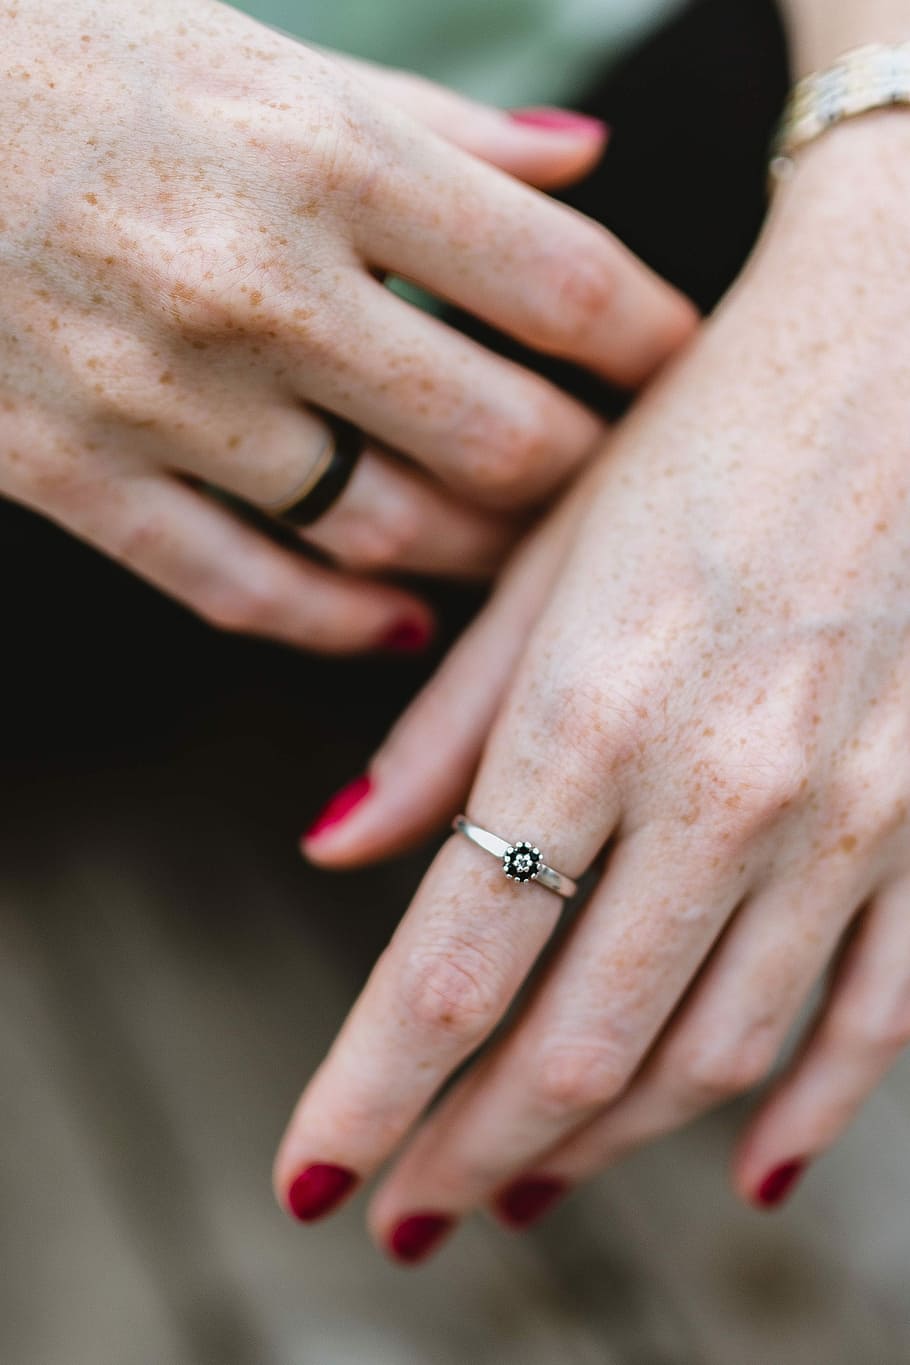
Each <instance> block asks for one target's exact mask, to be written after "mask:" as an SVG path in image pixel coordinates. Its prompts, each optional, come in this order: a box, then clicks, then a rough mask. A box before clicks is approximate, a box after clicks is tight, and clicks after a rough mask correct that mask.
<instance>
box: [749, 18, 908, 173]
mask: <svg viewBox="0 0 910 1365" xmlns="http://www.w3.org/2000/svg"><path fill="white" fill-rule="evenodd" d="M891 105H910V42H907V43H898V44H896V45H894V46H889V45H887V44H885V43H874V44H870V45H869V46H868V47H858V48H855V49H854V50H853V51H852V52H847V53H845V54H844V56H843V57H841V58H840V59H839V60H838V61H837V62H836V63H835V65H834V66H832V67H830V68H829V69H828V70H827V71H816V72H815V73H814V74H813V75H811V76H806V77H805V78H804V79H803V80H801V81H800V82H799V84H798V85H797V86H795V87H794V89H793V92H792V94H791V95H790V98H789V100H788V101H787V105H786V108H785V109H784V114H783V117H782V119H781V121H780V126H779V128H778V131H777V136H776V137H775V139H774V146H773V149H772V156H771V165H770V167H769V169H770V174H771V184H772V186H774V185H775V184H779V183H780V182H781V181H782V180H787V179H789V177H790V176H791V175H792V174H793V170H794V163H793V157H794V154H795V153H796V152H798V151H799V149H800V148H801V147H805V146H806V144H807V143H809V142H814V141H815V139H816V138H818V137H820V136H821V135H822V133H824V132H826V131H827V129H828V128H833V127H834V125H835V124H838V123H843V121H844V120H845V119H850V118H856V117H857V116H858V115H860V114H869V113H872V112H873V110H876V109H887V108H888V107H890V106H891Z"/></svg>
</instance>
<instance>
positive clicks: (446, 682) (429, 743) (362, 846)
mask: <svg viewBox="0 0 910 1365" xmlns="http://www.w3.org/2000/svg"><path fill="white" fill-rule="evenodd" d="M581 493H582V489H580V488H578V489H576V491H575V492H574V493H573V494H572V495H570V496H568V497H566V498H565V499H564V500H563V504H562V507H561V508H560V510H559V513H558V514H554V515H553V516H552V517H551V518H550V519H549V520H548V521H547V522H546V523H544V524H543V525H542V526H540V527H539V528H538V529H537V531H536V532H534V533H533V534H531V535H530V536H529V537H528V538H527V540H526V541H525V542H524V544H523V545H522V546H521V547H520V549H519V550H518V551H517V552H516V554H515V555H514V556H513V559H512V561H511V563H510V565H509V567H508V569H507V570H506V573H505V574H504V575H503V578H502V579H501V581H500V584H499V586H498V587H497V591H496V595H495V596H494V597H493V598H492V599H491V601H490V602H489V603H488V605H487V606H486V608H485V609H484V610H483V611H482V612H481V613H480V615H479V616H478V617H477V619H476V620H475V621H474V623H473V624H472V625H471V626H470V627H469V629H468V630H467V631H466V632H465V634H464V635H463V636H462V638H461V640H460V641H459V642H458V643H457V645H455V647H454V648H453V649H452V650H451V651H450V653H449V654H448V656H447V658H446V659H445V661H444V662H443V664H442V665H441V666H440V668H439V670H438V672H437V673H436V675H435V676H434V677H433V679H432V680H431V681H430V683H429V684H428V685H427V687H425V688H424V690H423V691H422V692H421V694H420V695H419V697H418V698H417V700H416V701H415V702H413V703H412V705H411V706H410V707H409V708H408V710H407V711H405V713H404V715H403V716H402V717H401V719H400V720H399V722H398V724H397V725H396V726H395V728H394V729H393V730H392V731H391V733H390V734H389V736H388V738H387V739H386V741H385V743H384V744H383V745H382V747H381V748H380V749H379V751H378V752H377V754H376V755H375V757H374V759H373V761H372V763H371V764H370V767H369V771H368V773H367V775H366V776H365V777H364V778H361V779H358V781H357V783H355V784H353V788H351V787H348V788H346V789H345V791H344V792H342V793H339V794H338V796H337V797H335V798H333V799H332V800H331V801H330V802H329V803H328V805H327V806H326V808H325V810H324V811H323V813H322V815H321V816H320V817H319V818H318V819H317V820H316V821H315V822H314V824H313V826H312V828H311V829H310V830H309V831H308V832H307V834H305V835H304V838H303V841H302V842H303V852H304V853H305V854H306V856H307V857H308V858H310V859H311V860H312V861H313V862H317V863H320V864H322V865H324V866H328V867H347V866H354V865H357V864H360V863H368V862H374V861H375V860H376V859H377V858H386V857H392V856H394V855H395V854H397V853H400V852H402V851H404V850H405V849H407V848H409V847H410V846H411V845H413V844H416V843H418V842H420V841H421V840H423V839H425V838H427V837H428V836H429V835H430V834H432V833H434V832H435V831H436V830H437V829H441V828H443V827H444V826H445V825H447V824H448V823H449V822H450V821H451V820H452V818H453V817H454V816H455V814H456V813H457V811H458V810H459V809H461V807H462V806H463V805H464V801H465V796H466V794H467V792H468V789H469V787H470V785H471V781H472V779H473V777H474V774H475V772H476V770H477V765H478V763H479V761H480V755H481V752H482V749H483V744H484V740H485V739H486V737H487V735H488V733H489V731H490V727H491V725H492V724H493V719H494V717H495V715H496V712H497V710H498V708H499V706H500V703H501V701H502V698H503V696H504V695H505V692H506V689H507V687H508V685H509V683H510V682H511V680H512V678H513V677H514V674H515V670H516V667H517V664H518V660H519V657H520V655H521V652H522V650H523V649H524V647H525V645H526V643H527V639H528V635H529V634H530V631H531V627H532V626H533V624H534V621H535V620H536V618H537V617H538V616H539V614H540V611H541V608H542V606H543V603H544V601H545V599H546V596H547V593H548V592H549V589H550V586H551V584H552V583H553V581H554V579H555V577H556V575H557V573H558V571H559V566H560V564H561V563H562V560H563V557H564V555H565V553H566V550H567V548H568V544H569V539H570V536H571V533H572V530H573V529H574V526H575V523H576V520H577V517H578V515H579V505H580V502H581V497H580V494H581ZM352 789H353V790H354V791H356V793H357V795H358V797H359V799H358V800H357V802H356V804H355V803H352V801H351V800H350V795H349V794H350V792H351V791H352ZM342 812H343V815H342Z"/></svg>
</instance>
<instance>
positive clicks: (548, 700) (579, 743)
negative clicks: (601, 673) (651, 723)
mask: <svg viewBox="0 0 910 1365" xmlns="http://www.w3.org/2000/svg"><path fill="white" fill-rule="evenodd" d="M636 696H637V693H636V692H635V690H634V689H631V690H630V691H629V692H628V693H626V692H624V691H622V690H621V689H620V686H619V684H618V682H614V683H613V684H612V685H611V686H610V687H606V686H604V685H603V684H602V683H601V682H599V681H597V680H596V674H595V673H593V672H587V671H586V670H585V669H584V667H583V666H581V667H580V666H578V665H573V666H572V668H571V669H570V671H569V673H568V675H567V676H565V677H563V678H561V679H559V680H557V681H556V682H555V683H554V684H553V685H551V686H549V687H547V688H546V690H545V692H544V693H543V694H542V695H541V697H540V698H539V701H538V705H537V711H538V715H539V724H540V728H541V731H542V733H543V734H544V735H545V736H546V739H547V741H548V743H549V744H551V745H553V746H555V747H556V748H557V749H558V750H560V751H564V752H566V753H569V754H573V755H576V756H578V757H580V758H582V759H584V760H585V763H586V765H587V766H588V768H589V769H590V771H591V772H592V774H593V775H594V777H595V780H596V781H597V782H598V784H600V783H601V780H602V778H603V774H604V773H605V772H614V773H619V772H620V771H621V770H622V769H623V768H624V767H625V766H627V765H628V764H629V763H631V762H634V761H635V760H637V759H638V758H639V757H640V755H641V746H642V742H643V727H644V722H643V717H642V712H641V707H640V706H639V705H638V703H637V700H636Z"/></svg>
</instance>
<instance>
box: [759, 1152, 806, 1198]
mask: <svg viewBox="0 0 910 1365" xmlns="http://www.w3.org/2000/svg"><path fill="white" fill-rule="evenodd" d="M806 1164H807V1163H806V1162H805V1161H802V1160H800V1161H788V1162H786V1164H785V1165H783V1166H778V1167H777V1169H776V1170H774V1171H772V1172H771V1174H770V1175H768V1176H766V1177H765V1179H764V1180H763V1181H762V1183H761V1185H759V1187H758V1190H757V1192H756V1195H755V1199H756V1202H757V1203H758V1204H760V1205H761V1206H762V1208H765V1209H773V1208H776V1207H777V1206H778V1204H782V1203H783V1202H784V1200H785V1199H786V1198H788V1196H789V1195H791V1194H792V1193H793V1189H794V1186H795V1185H796V1182H797V1181H798V1180H799V1178H800V1177H801V1176H802V1175H803V1173H804V1172H805V1169H806Z"/></svg>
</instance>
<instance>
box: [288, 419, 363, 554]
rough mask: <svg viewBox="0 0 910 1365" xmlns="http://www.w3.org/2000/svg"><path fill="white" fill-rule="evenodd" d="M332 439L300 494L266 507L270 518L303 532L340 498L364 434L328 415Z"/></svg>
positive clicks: (296, 493) (360, 450) (360, 452)
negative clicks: (280, 503) (275, 505)
mask: <svg viewBox="0 0 910 1365" xmlns="http://www.w3.org/2000/svg"><path fill="white" fill-rule="evenodd" d="M325 421H326V425H327V427H328V429H329V432H330V439H329V442H328V444H327V446H326V449H325V451H324V453H323V455H322V456H321V457H320V459H319V461H318V463H317V465H316V468H315V469H314V470H313V471H312V473H311V474H310V477H309V478H308V480H307V483H306V486H305V488H304V489H303V491H302V492H301V490H300V489H297V490H296V491H295V493H294V496H293V498H292V499H291V500H290V502H288V503H286V504H284V505H283V506H278V507H268V508H265V509H264V510H265V512H266V513H267V515H268V516H270V517H273V518H274V519H275V520H276V521H280V522H284V524H285V525H287V526H293V527H294V528H295V529H297V530H300V529H302V528H303V527H304V526H312V525H313V522H315V521H318V520H319V518H320V517H323V516H325V514H326V512H328V510H329V508H330V507H333V506H334V505H335V503H336V502H337V501H338V499H339V498H340V497H341V495H342V493H343V492H344V490H345V489H346V488H347V486H348V483H349V482H350V479H351V475H352V474H353V473H354V470H355V469H356V468H357V462H358V460H359V459H360V457H361V455H362V454H363V450H364V446H365V444H366V440H365V437H364V435H363V432H362V431H360V430H359V429H358V428H357V427H355V426H353V425H352V424H351V423H350V422H345V421H344V419H343V418H341V417H331V416H328V415H325Z"/></svg>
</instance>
